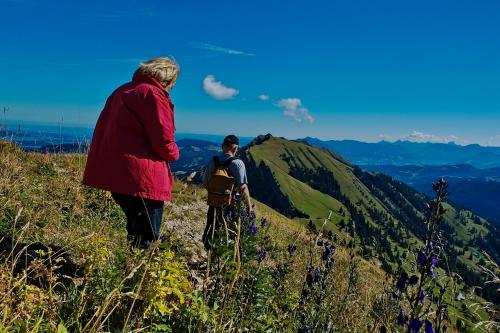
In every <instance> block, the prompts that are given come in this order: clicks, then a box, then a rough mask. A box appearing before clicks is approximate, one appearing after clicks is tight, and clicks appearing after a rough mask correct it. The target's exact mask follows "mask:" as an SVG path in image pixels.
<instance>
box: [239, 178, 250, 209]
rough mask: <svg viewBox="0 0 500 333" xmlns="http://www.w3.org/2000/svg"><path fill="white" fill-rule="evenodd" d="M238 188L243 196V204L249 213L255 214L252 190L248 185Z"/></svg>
mask: <svg viewBox="0 0 500 333" xmlns="http://www.w3.org/2000/svg"><path fill="white" fill-rule="evenodd" d="M238 188H239V192H240V194H241V196H242V197H243V202H244V203H245V206H246V208H247V212H248V213H249V214H251V213H252V212H253V207H252V200H251V197H250V190H249V189H248V184H241V185H238Z"/></svg>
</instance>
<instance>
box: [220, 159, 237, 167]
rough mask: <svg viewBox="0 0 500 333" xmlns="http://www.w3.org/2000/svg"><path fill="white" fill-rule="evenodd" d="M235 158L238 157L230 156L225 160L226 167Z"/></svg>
mask: <svg viewBox="0 0 500 333" xmlns="http://www.w3.org/2000/svg"><path fill="white" fill-rule="evenodd" d="M235 159H236V157H230V158H228V159H227V160H226V161H224V164H223V166H224V168H227V167H228V166H229V165H230V164H231V163H232V162H233V161H234V160H235Z"/></svg>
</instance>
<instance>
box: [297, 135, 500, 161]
mask: <svg viewBox="0 0 500 333" xmlns="http://www.w3.org/2000/svg"><path fill="white" fill-rule="evenodd" d="M302 140H303V141H305V142H307V143H309V144H312V145H315V146H319V147H323V148H327V149H330V150H333V151H335V152H337V153H339V154H340V155H342V156H343V157H344V158H346V159H348V160H349V161H351V162H352V163H354V164H356V165H361V166H362V165H456V164H470V165H472V166H474V167H476V168H494V167H500V147H484V146H480V145H477V144H474V145H468V146H460V145H457V144H454V143H448V144H444V143H430V142H427V143H417V142H410V141H396V142H387V141H381V142H378V143H367V142H360V141H354V140H341V141H337V140H329V141H322V140H319V139H316V138H311V137H306V138H304V139H302Z"/></svg>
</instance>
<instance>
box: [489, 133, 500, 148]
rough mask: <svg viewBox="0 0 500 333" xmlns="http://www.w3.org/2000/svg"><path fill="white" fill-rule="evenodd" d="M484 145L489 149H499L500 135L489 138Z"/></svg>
mask: <svg viewBox="0 0 500 333" xmlns="http://www.w3.org/2000/svg"><path fill="white" fill-rule="evenodd" d="M486 145H487V146H491V147H500V134H498V135H495V136H492V137H491V138H489V139H488V141H487V142H486Z"/></svg>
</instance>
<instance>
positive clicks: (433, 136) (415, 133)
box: [401, 131, 459, 143]
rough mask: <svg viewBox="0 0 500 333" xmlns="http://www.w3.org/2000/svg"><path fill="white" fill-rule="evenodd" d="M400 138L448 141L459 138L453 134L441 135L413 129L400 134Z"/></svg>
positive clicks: (420, 140) (438, 141)
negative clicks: (408, 132)
mask: <svg viewBox="0 0 500 333" xmlns="http://www.w3.org/2000/svg"><path fill="white" fill-rule="evenodd" d="M401 139H402V140H406V141H411V142H434V143H449V142H457V141H458V139H459V138H458V137H457V136H455V135H449V136H445V137H443V136H439V135H436V134H431V133H424V132H420V131H413V132H412V133H411V134H408V135H405V136H402V137H401Z"/></svg>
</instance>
